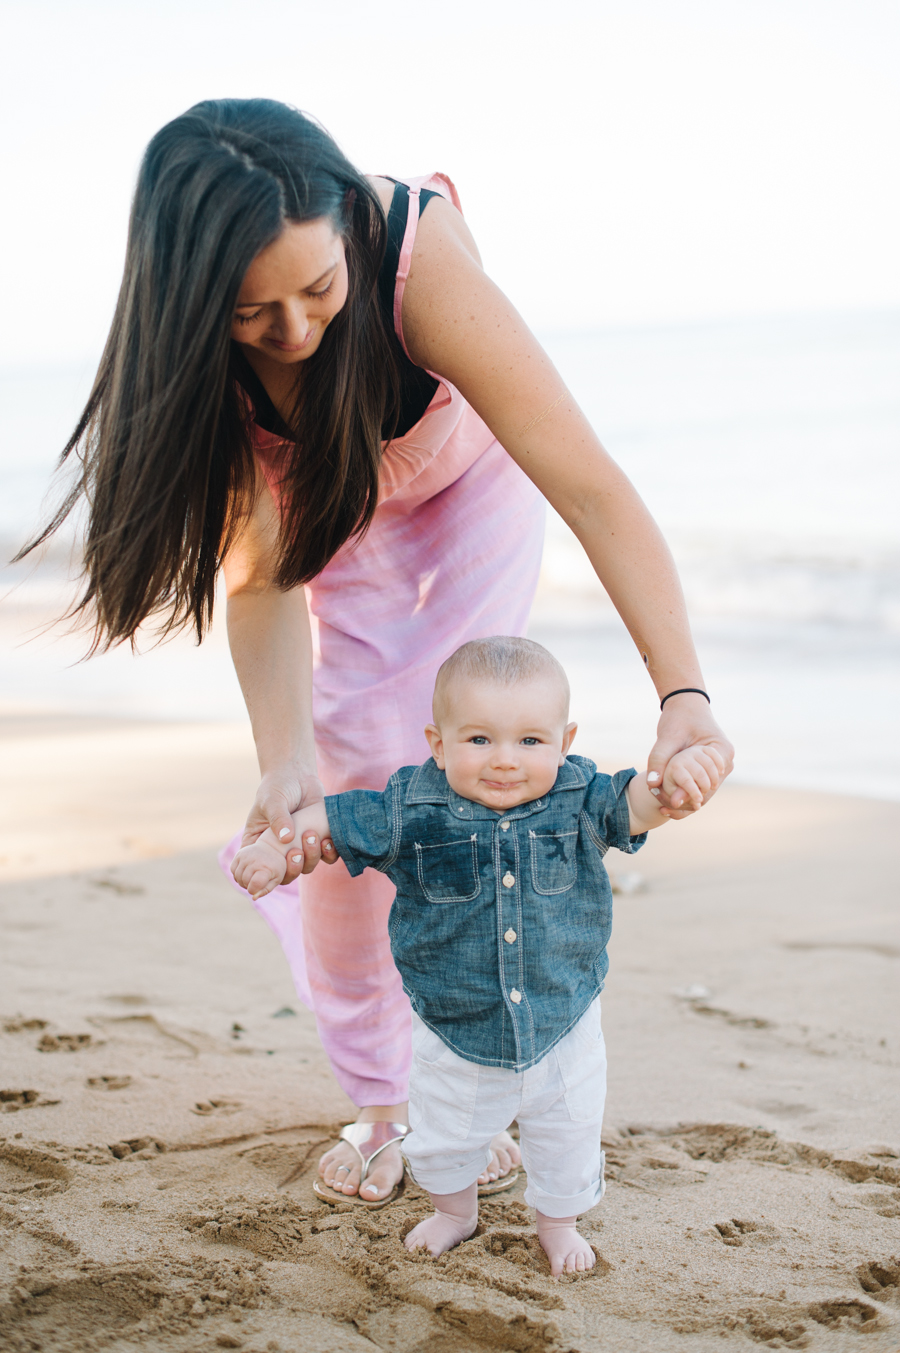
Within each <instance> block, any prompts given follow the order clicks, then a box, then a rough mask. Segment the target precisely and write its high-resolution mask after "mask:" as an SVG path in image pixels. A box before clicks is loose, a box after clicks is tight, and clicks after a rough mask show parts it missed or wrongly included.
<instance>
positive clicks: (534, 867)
mask: <svg viewBox="0 0 900 1353" xmlns="http://www.w3.org/2000/svg"><path fill="white" fill-rule="evenodd" d="M528 836H529V842H530V845H531V882H532V885H533V887H534V891H535V892H536V893H543V894H544V895H545V896H549V895H550V894H552V893H565V892H568V890H569V889H570V888H571V887H572V886H573V885H574V883H575V879H576V865H575V847H576V845H577V843H578V832H577V831H574V832H532V831H530V832H529V833H528Z"/></svg>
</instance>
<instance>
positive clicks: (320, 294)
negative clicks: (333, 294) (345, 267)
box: [307, 277, 334, 301]
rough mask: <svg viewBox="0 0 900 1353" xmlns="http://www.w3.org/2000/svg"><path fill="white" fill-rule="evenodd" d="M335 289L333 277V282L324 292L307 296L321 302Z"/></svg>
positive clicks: (309, 293) (310, 293)
mask: <svg viewBox="0 0 900 1353" xmlns="http://www.w3.org/2000/svg"><path fill="white" fill-rule="evenodd" d="M333 289H334V278H333V277H332V279H331V281H330V282H329V283H328V286H327V287H326V288H325V289H324V291H310V292H307V295H309V296H314V297H315V299H316V300H317V301H320V300H321V299H322V297H323V296H327V295H328V293H329V292H330V291H332V290H333Z"/></svg>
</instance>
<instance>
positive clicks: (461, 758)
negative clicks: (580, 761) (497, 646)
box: [425, 677, 576, 813]
mask: <svg viewBox="0 0 900 1353" xmlns="http://www.w3.org/2000/svg"><path fill="white" fill-rule="evenodd" d="M566 712H567V711H566V696H565V693H564V692H563V691H562V690H561V688H560V686H559V683H558V682H556V681H554V680H553V679H552V677H538V678H536V679H534V680H532V681H520V682H517V683H516V684H515V685H512V686H505V685H498V684H494V683H487V682H476V681H472V680H460V681H457V682H455V683H454V684H453V685H452V687H451V688H450V689H448V690H447V691H446V692H445V697H444V701H443V709H442V710H441V715H440V726H439V727H438V725H437V724H429V725H428V727H427V728H426V730H425V736H426V737H427V738H428V741H429V743H430V744H431V752H432V755H433V757H434V759H435V761H436V762H437V764H438V766H440V768H441V770H443V771H445V772H446V774H447V780H448V782H449V784H450V787H451V789H455V790H456V792H457V794H460V795H461V796H462V797H463V798H464V799H472V800H474V802H475V803H483V804H484V805H485V807H487V808H494V809H496V811H497V812H498V813H502V812H504V811H505V810H506V809H508V808H515V807H516V805H517V804H520V803H530V802H531V800H532V799H539V798H541V797H542V795H544V794H547V793H549V791H550V790H551V789H552V788H553V785H554V782H555V780H556V774H557V771H558V770H559V767H560V766H561V765H562V764H563V762H564V761H565V759H566V753H567V752H568V750H569V747H570V745H571V742H572V738H573V737H574V736H575V727H576V726H575V724H573V723H566Z"/></svg>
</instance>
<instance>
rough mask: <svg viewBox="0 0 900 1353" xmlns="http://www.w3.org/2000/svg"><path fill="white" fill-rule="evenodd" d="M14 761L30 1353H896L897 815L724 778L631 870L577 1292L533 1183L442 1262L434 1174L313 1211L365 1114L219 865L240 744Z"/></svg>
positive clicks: (2, 1093)
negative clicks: (411, 1238)
mask: <svg viewBox="0 0 900 1353" xmlns="http://www.w3.org/2000/svg"><path fill="white" fill-rule="evenodd" d="M588 750H590V749H588ZM0 757H2V761H3V765H4V776H3V790H2V794H3V815H2V823H3V829H2V835H0V857H2V858H0V874H2V880H3V881H2V884H0V911H2V926H3V933H4V936H5V939H4V944H3V955H2V978H0V991H2V997H0V1015H2V1032H0V1048H2V1075H0V1099H2V1105H0V1107H2V1109H3V1111H4V1112H3V1117H2V1121H0V1129H2V1130H0V1191H2V1202H0V1228H2V1235H3V1249H2V1261H0V1262H2V1273H0V1279H2V1286H3V1296H2V1298H0V1301H2V1304H0V1348H3V1349H14V1350H16V1351H17V1353H18V1351H19V1350H22V1351H23V1353H24V1350H32V1349H40V1350H47V1353H51V1351H53V1353H55V1351H56V1350H59V1353H63V1350H65V1351H66V1353H70V1351H71V1353H82V1351H85V1353H87V1350H95V1349H96V1350H101V1349H104V1350H105V1349H111V1350H123V1351H124V1350H127V1349H134V1348H142V1349H152V1350H157V1349H158V1350H160V1351H161V1353H163V1351H164V1353H201V1350H207V1349H209V1350H214V1349H217V1348H234V1349H238V1348H240V1349H244V1350H245V1353H263V1351H264V1350H267V1351H268V1353H275V1351H276V1350H282V1351H283V1353H294V1351H295V1350H296V1351H297V1353H301V1350H302V1353H351V1350H352V1351H353V1353H357V1351H358V1353H362V1350H365V1349H369V1350H374V1349H383V1350H390V1353H420V1351H421V1350H425V1349H428V1350H429V1353H432V1351H433V1353H469V1351H470V1350H492V1353H501V1351H502V1353H505V1351H506V1350H510V1351H511V1350H516V1353H525V1351H527V1350H544V1349H546V1350H554V1353H556V1351H557V1350H558V1351H559V1353H563V1350H566V1351H568V1353H575V1351H576V1350H578V1351H579V1353H581V1351H582V1350H583V1351H584V1353H593V1351H594V1350H596V1351H597V1353H599V1351H600V1350H603V1351H604V1353H619V1350H621V1351H622V1353H625V1350H628V1353H632V1351H633V1353H638V1351H639V1350H640V1351H643V1350H654V1351H655V1350H661V1351H667V1350H677V1349H685V1350H690V1351H691V1353H693V1351H694V1350H697V1353H701V1351H705V1350H707V1349H709V1350H712V1349H721V1348H722V1347H723V1341H727V1342H726V1343H725V1344H724V1346H733V1347H735V1348H736V1349H738V1348H741V1347H751V1346H753V1345H755V1346H763V1347H772V1348H778V1347H785V1348H808V1349H813V1350H818V1349H821V1350H823V1353H825V1351H826V1350H838V1349H856V1348H858V1347H865V1348H866V1349H869V1350H872V1353H875V1350H878V1351H879V1353H881V1350H885V1351H887V1350H892V1351H894V1350H897V1349H898V1348H900V1075H898V1071H900V1034H898V1030H900V997H898V980H897V979H898V973H900V966H898V965H900V924H898V914H897V907H896V876H897V869H896V862H897V844H896V843H897V841H898V839H900V805H896V804H891V803H881V802H876V801H867V800H863V799H853V798H837V797H833V796H829V795H815V794H808V793H801V792H793V791H787V790H778V791H770V790H765V789H760V788H756V787H742V786H731V785H729V786H727V787H726V790H725V791H724V792H723V793H722V794H721V795H720V796H719V797H718V799H717V800H716V801H715V802H714V803H713V804H712V805H711V806H710V807H709V808H708V809H707V810H705V811H704V813H703V814H702V815H701V816H700V817H698V818H697V819H696V820H693V821H691V822H689V823H687V824H684V825H682V826H680V827H667V828H665V829H664V830H663V831H661V832H658V833H656V834H654V837H653V838H652V839H651V841H650V843H649V845H648V846H647V848H646V849H645V850H644V851H643V852H642V853H641V855H640V856H638V857H636V858H635V859H634V860H631V859H626V858H624V857H619V860H618V862H616V861H613V863H612V872H613V873H614V875H616V877H617V880H618V885H619V888H620V893H619V896H618V898H617V910H616V920H615V929H614V938H613V944H612V947H611V974H610V980H609V983H608V986H607V990H606V993H605V996H604V1017H605V1028H606V1036H607V1040H608V1044H609V1052H610V1067H611V1070H610V1095H609V1107H608V1115H607V1125H606V1129H605V1136H606V1145H607V1154H608V1161H609V1187H608V1190H607V1194H606V1197H605V1199H604V1201H603V1203H602V1205H601V1206H600V1207H598V1208H597V1209H596V1210H595V1211H594V1212H592V1213H590V1214H589V1215H588V1216H587V1217H585V1218H584V1221H583V1227H584V1230H585V1233H586V1234H587V1235H588V1236H589V1238H590V1240H591V1242H592V1244H593V1245H594V1247H595V1249H596V1252H597V1255H598V1262H597V1266H596V1268H595V1269H594V1271H593V1272H592V1273H591V1274H589V1275H585V1276H580V1275H579V1276H577V1277H568V1278H564V1279H563V1280H562V1281H561V1282H559V1283H554V1282H552V1281H551V1279H550V1276H549V1272H548V1269H547V1265H546V1262H545V1260H544V1257H543V1254H542V1252H541V1251H540V1250H539V1249H538V1247H537V1244H536V1240H535V1237H534V1232H533V1229H532V1226H531V1221H530V1215H529V1212H528V1210H527V1209H526V1208H525V1206H524V1204H523V1202H522V1191H523V1185H522V1183H521V1182H520V1183H519V1184H518V1185H517V1186H516V1188H515V1189H514V1190H512V1191H511V1192H510V1193H509V1194H508V1195H501V1196H500V1197H499V1198H495V1199H493V1200H491V1201H490V1202H489V1203H487V1204H484V1205H483V1206H482V1218H481V1225H480V1228H479V1231H478V1233H477V1234H476V1235H475V1236H474V1237H473V1238H472V1239H471V1240H469V1241H467V1242H466V1243H465V1244H463V1245H461V1246H460V1247H459V1248H458V1249H456V1250H454V1251H453V1252H452V1253H450V1254H448V1255H446V1256H445V1257H444V1258H442V1259H440V1260H438V1261H433V1260H431V1259H427V1258H424V1257H422V1256H421V1255H419V1256H415V1257H413V1256H410V1255H409V1254H407V1253H406V1251H405V1250H404V1249H403V1247H402V1245H401V1243H400V1242H401V1238H402V1236H403V1235H404V1234H405V1233H406V1231H407V1230H409V1229H410V1227H411V1225H412V1224H413V1223H414V1221H415V1220H416V1219H418V1218H419V1217H420V1216H421V1215H422V1214H423V1211H424V1210H425V1207H426V1202H425V1200H424V1198H423V1196H422V1195H421V1194H420V1192H419V1190H418V1189H417V1188H416V1187H415V1185H413V1184H412V1183H409V1184H408V1185H407V1188H406V1191H405V1194H404V1196H403V1197H402V1199H401V1200H399V1201H398V1202H397V1203H396V1204H394V1205H393V1206H391V1207H390V1208H388V1209H386V1210H384V1211H380V1212H375V1213H370V1212H364V1211H362V1210H360V1209H358V1208H352V1207H350V1206H349V1205H347V1206H344V1207H343V1208H342V1209H340V1210H338V1211H333V1210H332V1209H330V1208H328V1207H325V1206H322V1205H319V1204H318V1203H317V1201H316V1199H315V1196H314V1194H313V1192H312V1188H311V1183H312V1179H313V1177H314V1169H315V1161H316V1158H317V1155H318V1154H319V1152H320V1150H321V1148H322V1147H323V1145H324V1144H325V1143H326V1142H327V1141H329V1140H330V1139H331V1138H332V1137H333V1136H334V1133H335V1132H336V1130H337V1128H338V1126H339V1125H340V1124H341V1122H343V1121H346V1119H347V1118H348V1116H349V1112H350V1105H349V1103H348V1101H347V1100H346V1099H345V1098H344V1096H343V1094H342V1093H341V1092H340V1090H339V1089H338V1088H337V1087H336V1085H335V1083H334V1082H333V1080H332V1078H331V1075H330V1072H329V1068H328V1066H327V1063H326V1061H325V1058H324V1056H323V1054H322V1052H321V1049H320V1047H319V1043H318V1038H317V1035H316V1030H315V1025H314V1021H313V1019H312V1016H311V1015H310V1014H309V1012H308V1011H306V1010H305V1009H304V1008H303V1007H302V1006H301V1005H300V1004H299V1002H298V1001H297V999H296V997H295V995H294V992H293V990H292V987H291V983H290V979H289V975H288V972H287V969H286V966H285V964H284V961H283V959H282V957H281V953H280V950H279V948H278V945H277V943H276V942H275V940H274V938H273V937H272V936H271V935H270V934H269V932H268V930H267V928H266V927H265V925H264V924H263V922H262V921H261V920H260V919H259V918H258V917H257V916H256V914H255V913H254V911H253V910H252V908H251V906H250V905H249V903H247V902H245V901H244V900H243V899H242V898H241V896H240V895H239V894H238V893H236V892H235V891H234V890H233V889H231V888H230V887H229V886H228V884H227V883H226V882H225V881H224V879H223V878H222V877H221V875H220V873H219V871H218V869H217V866H216V863H215V848H216V846H217V845H218V844H219V843H220V842H221V841H222V840H223V839H224V838H225V837H226V836H227V835H228V833H229V832H230V830H231V829H232V828H233V826H234V825H235V824H236V823H237V822H238V821H240V819H241V817H242V816H243V813H244V811H245V809H246V805H247V803H248V802H249V799H250V797H251V794H252V790H253V786H254V775H255V760H254V756H253V749H252V745H251V743H250V739H249V734H248V731H247V729H246V728H245V727H244V726H243V725H240V724H234V723H229V724H158V723H156V724H154V723H139V722H129V721H125V720H119V721H109V722H106V721H103V720H99V719H79V718H67V717H59V718H45V717H42V716H37V715H36V716H34V717H32V718H30V719H22V718H17V719H15V720H12V719H8V720H6V721H4V722H3V723H2V724H0ZM638 871H639V872H638ZM863 1334H864V1335H865V1336H866V1337H865V1339H864V1340H862V1343H860V1336H861V1335H863Z"/></svg>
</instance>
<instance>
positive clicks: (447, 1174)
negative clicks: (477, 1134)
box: [406, 1147, 491, 1193]
mask: <svg viewBox="0 0 900 1353" xmlns="http://www.w3.org/2000/svg"><path fill="white" fill-rule="evenodd" d="M490 1159H491V1149H490V1147H487V1148H486V1150H485V1152H484V1155H483V1157H482V1158H481V1160H480V1161H478V1160H467V1161H464V1162H463V1163H462V1164H460V1165H452V1166H448V1167H447V1168H446V1169H443V1170H440V1169H435V1168H431V1169H429V1167H428V1166H427V1165H419V1164H417V1163H415V1162H413V1161H410V1160H407V1162H406V1163H407V1165H408V1166H409V1171H410V1174H411V1175H412V1177H413V1179H414V1180H415V1181H416V1183H417V1184H418V1185H419V1188H421V1189H424V1190H425V1192H426V1193H459V1192H460V1190H461V1189H467V1188H468V1187H469V1185H470V1184H474V1183H475V1181H476V1179H477V1178H478V1176H479V1175H480V1174H481V1172H482V1171H483V1170H486V1169H487V1167H488V1164H489V1162H490Z"/></svg>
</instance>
